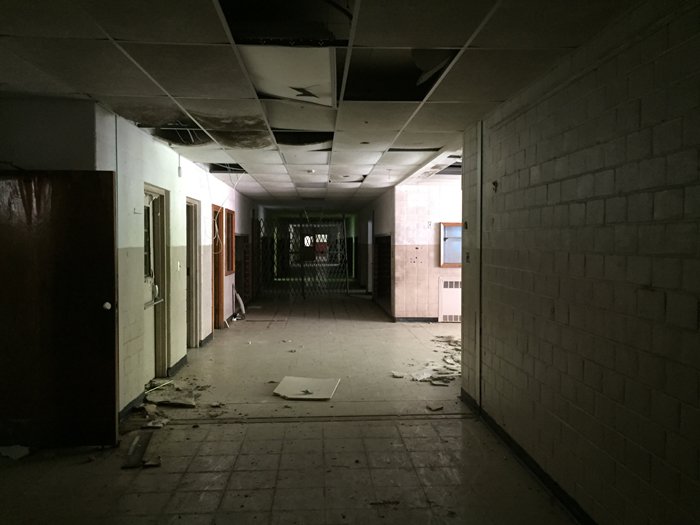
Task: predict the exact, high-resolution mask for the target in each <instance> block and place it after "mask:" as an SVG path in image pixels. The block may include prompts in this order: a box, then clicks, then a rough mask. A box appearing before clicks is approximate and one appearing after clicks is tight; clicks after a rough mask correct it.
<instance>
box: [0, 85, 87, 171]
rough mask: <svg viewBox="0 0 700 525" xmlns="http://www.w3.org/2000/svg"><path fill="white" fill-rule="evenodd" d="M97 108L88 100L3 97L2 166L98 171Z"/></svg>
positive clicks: (0, 117)
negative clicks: (95, 148)
mask: <svg viewBox="0 0 700 525" xmlns="http://www.w3.org/2000/svg"><path fill="white" fill-rule="evenodd" d="M94 108H95V105H94V103H93V102H91V101H87V100H72V99H71V100H67V99H52V98H38V97H34V98H3V99H0V122H2V123H3V125H2V129H1V130H0V167H2V168H4V169H7V168H9V167H10V165H13V166H16V167H17V168H21V169H24V170H94V169H95V150H94V147H93V146H94V142H95V129H94V125H93V122H94V118H95V109H94Z"/></svg>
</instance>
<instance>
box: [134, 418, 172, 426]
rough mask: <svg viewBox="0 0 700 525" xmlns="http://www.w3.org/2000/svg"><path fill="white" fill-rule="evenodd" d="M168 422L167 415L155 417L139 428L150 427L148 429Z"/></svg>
mask: <svg viewBox="0 0 700 525" xmlns="http://www.w3.org/2000/svg"><path fill="white" fill-rule="evenodd" d="M169 422H170V420H169V419H168V418H167V417H163V418H157V419H153V420H151V421H149V422H147V423H145V424H143V425H141V428H150V429H158V428H163V427H164V426H165V425H167V424H168V423H169Z"/></svg>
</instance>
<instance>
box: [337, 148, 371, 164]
mask: <svg viewBox="0 0 700 525" xmlns="http://www.w3.org/2000/svg"><path fill="white" fill-rule="evenodd" d="M381 157H382V152H381V151H334V152H333V155H332V162H333V164H376V163H377V162H378V161H379V159H380V158H381Z"/></svg>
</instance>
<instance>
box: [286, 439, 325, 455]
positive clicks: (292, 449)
mask: <svg viewBox="0 0 700 525" xmlns="http://www.w3.org/2000/svg"><path fill="white" fill-rule="evenodd" d="M282 452H283V453H284V454H308V453H316V454H320V453H322V452H323V440H321V439H293V440H285V442H284V443H283V445H282Z"/></svg>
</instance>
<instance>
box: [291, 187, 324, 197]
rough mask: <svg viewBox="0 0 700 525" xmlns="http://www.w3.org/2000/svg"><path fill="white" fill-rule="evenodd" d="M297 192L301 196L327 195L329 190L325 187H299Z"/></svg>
mask: <svg viewBox="0 0 700 525" xmlns="http://www.w3.org/2000/svg"><path fill="white" fill-rule="evenodd" d="M297 193H298V194H299V196H300V197H312V198H313V197H325V196H326V193H327V190H326V189H325V188H323V189H321V188H318V189H317V188H297Z"/></svg>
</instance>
